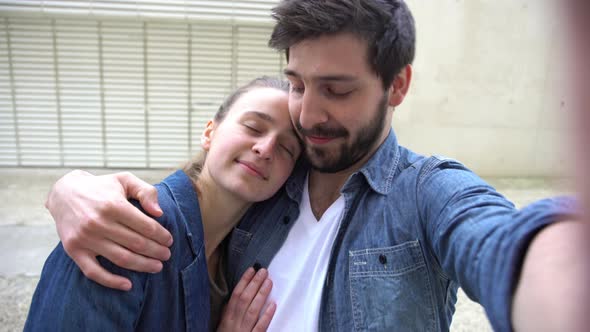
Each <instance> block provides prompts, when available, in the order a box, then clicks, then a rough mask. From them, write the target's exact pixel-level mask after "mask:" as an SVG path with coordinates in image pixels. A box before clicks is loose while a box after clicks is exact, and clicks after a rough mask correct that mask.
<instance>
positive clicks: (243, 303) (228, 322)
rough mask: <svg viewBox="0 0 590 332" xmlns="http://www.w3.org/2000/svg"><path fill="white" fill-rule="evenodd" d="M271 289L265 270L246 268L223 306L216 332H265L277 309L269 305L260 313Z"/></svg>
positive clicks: (272, 304) (274, 305) (273, 304)
mask: <svg viewBox="0 0 590 332" xmlns="http://www.w3.org/2000/svg"><path fill="white" fill-rule="evenodd" d="M271 289H272V281H270V279H269V278H268V271H267V270H266V269H260V270H259V271H258V272H255V271H254V269H253V268H248V270H246V272H245V273H244V275H243V276H242V279H240V281H239V282H238V284H237V285H236V287H235V288H234V292H233V293H232V295H231V298H230V300H229V302H228V303H227V305H226V306H225V310H224V311H223V315H222V316H221V322H220V323H219V327H218V328H217V331H223V332H225V331H256V332H262V331H266V329H267V328H268V326H269V324H270V321H271V319H272V317H273V315H274V314H275V310H276V308H277V306H276V304H275V303H270V304H269V305H268V307H267V308H266V309H265V310H264V312H262V310H263V308H264V304H265V303H266V299H267V298H268V296H269V295H270V291H271ZM261 313H262V315H261Z"/></svg>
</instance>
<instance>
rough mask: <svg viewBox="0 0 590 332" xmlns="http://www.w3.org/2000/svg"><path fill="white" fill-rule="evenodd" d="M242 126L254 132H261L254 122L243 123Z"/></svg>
mask: <svg viewBox="0 0 590 332" xmlns="http://www.w3.org/2000/svg"><path fill="white" fill-rule="evenodd" d="M243 126H244V127H245V128H246V129H247V130H248V131H250V132H253V133H256V134H260V133H262V130H260V129H259V128H258V126H256V125H255V124H251V123H244V124H243Z"/></svg>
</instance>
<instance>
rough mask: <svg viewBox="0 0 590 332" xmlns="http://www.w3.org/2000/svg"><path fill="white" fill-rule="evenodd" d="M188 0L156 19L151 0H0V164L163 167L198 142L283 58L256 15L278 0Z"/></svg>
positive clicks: (278, 67) (176, 161) (193, 149)
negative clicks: (230, 103)
mask: <svg viewBox="0 0 590 332" xmlns="http://www.w3.org/2000/svg"><path fill="white" fill-rule="evenodd" d="M186 3H187V2H186V1H170V2H168V1H166V5H165V6H164V7H166V8H167V9H166V10H162V11H161V12H160V13H161V14H162V17H166V15H170V16H171V17H172V16H173V18H175V20H166V19H163V20H158V19H157V18H158V17H156V15H155V13H156V12H159V9H161V8H160V7H159V6H163V5H157V4H156V2H154V1H122V2H110V1H91V2H83V1H68V2H61V1H18V2H11V3H10V4H7V2H1V1H0V165H2V166H56V167H78V166H80V167H114V168H120V167H147V168H162V167H171V166H177V165H179V163H180V162H182V161H183V160H186V159H188V158H190V156H191V155H193V154H194V153H196V152H197V150H199V145H198V143H197V140H196V139H197V138H198V137H200V134H201V132H202V129H203V127H204V125H205V123H206V121H207V120H209V119H211V118H212V116H213V113H214V112H215V111H216V110H217V108H218V106H219V104H220V103H221V101H222V99H223V97H224V96H225V95H227V94H228V93H229V92H230V91H231V90H232V89H233V88H235V87H236V86H237V85H239V84H242V83H244V82H246V81H248V80H250V79H252V78H254V77H256V76H260V75H279V74H280V71H281V66H282V63H281V61H282V59H281V56H280V55H279V54H278V53H276V52H274V51H272V50H270V49H269V48H268V47H267V46H266V43H267V40H268V37H269V34H270V32H271V25H270V22H269V21H268V20H266V21H265V22H266V23H265V22H262V21H264V20H265V19H263V18H267V17H268V13H269V12H270V11H269V8H270V7H272V5H274V4H275V3H276V1H233V2H230V1H190V6H189V5H187V4H186ZM66 4H67V6H68V7H67V8H66ZM115 5H116V6H123V7H124V5H126V6H129V7H128V8H127V9H125V8H123V10H121V11H118V10H115V8H114V7H116V6H115ZM201 5H202V6H201ZM109 6H110V7H109ZM66 9H67V10H66ZM99 9H100V10H99ZM110 10H112V11H113V12H109V17H107V16H106V15H102V16H101V15H98V14H97V13H102V14H105V13H106V11H110ZM60 11H61V12H60ZM140 11H141V13H139V12H140ZM252 11H254V12H256V13H253V12H252ZM65 12H68V15H69V16H68V17H65V16H64V15H65V14H64V13H65ZM115 12H116V13H117V15H119V16H123V17H124V18H125V19H114V18H113V15H115V14H114V13H115ZM131 12H133V15H131ZM180 12H183V13H184V14H183V16H182V17H179V16H178V15H180V14H178V13H180ZM15 13H18V15H16V14H15ZM23 13H25V14H23ZM27 13H28V14H31V15H27ZM48 13H49V14H48ZM89 13H90V14H92V15H89V16H90V17H91V19H88V18H87V17H85V18H84V19H82V18H80V15H87V14H89ZM138 13H139V14H138ZM205 13H208V14H207V15H209V16H207V15H205ZM41 14H42V15H41ZM50 14H51V15H50ZM74 14H76V15H78V17H75V15H74ZM152 14H153V15H152ZM203 15H204V16H203ZM216 15H217V16H216ZM205 16H206V17H205ZM147 17H149V19H145V18H147ZM246 18H248V19H246ZM201 19H202V20H201ZM216 19H217V21H216ZM255 21H256V22H255ZM261 22H262V23H261Z"/></svg>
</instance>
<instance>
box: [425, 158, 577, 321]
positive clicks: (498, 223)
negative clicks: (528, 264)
mask: <svg viewBox="0 0 590 332" xmlns="http://www.w3.org/2000/svg"><path fill="white" fill-rule="evenodd" d="M416 192H417V198H416V201H417V202H418V203H417V204H418V209H419V211H420V216H421V221H422V222H423V223H425V229H426V232H427V234H426V236H427V237H428V239H429V243H430V246H431V249H432V250H433V252H434V254H435V256H436V257H437V259H438V262H439V263H440V265H441V267H442V270H443V271H444V273H446V274H447V276H448V277H449V278H450V279H452V280H455V281H457V282H458V283H459V285H460V286H461V287H462V288H463V290H464V291H465V293H466V294H467V295H468V296H469V297H470V298H471V299H473V300H475V301H477V302H479V303H480V304H481V305H482V306H483V307H484V309H485V311H486V314H487V315H488V318H489V319H490V322H491V324H492V326H493V328H494V330H497V331H511V330H512V326H511V305H512V293H513V291H514V288H515V286H516V283H517V281H518V277H519V273H520V269H521V265H522V260H523V258H524V254H525V253H526V250H527V248H528V245H529V243H530V242H531V240H532V238H533V237H534V236H535V234H537V233H538V232H539V231H540V230H541V229H542V228H543V227H545V226H547V225H548V224H551V223H553V222H557V221H560V220H564V219H567V218H571V217H573V216H574V214H575V213H574V211H575V207H574V203H575V202H574V200H573V199H571V198H565V197H562V198H553V199H545V200H541V201H538V202H535V203H533V204H531V205H530V206H527V207H525V208H523V209H522V210H517V209H516V208H514V205H513V204H512V203H511V202H510V201H508V200H507V199H506V198H504V197H503V196H502V195H501V194H499V193H498V192H497V191H496V190H495V189H494V188H492V187H491V186H490V185H488V184H486V183H485V182H484V181H483V180H481V179H480V178H479V177H477V176H476V175H475V174H474V173H472V172H470V171H469V170H467V169H466V168H465V167H464V166H463V165H461V164H460V163H458V162H455V161H449V160H447V161H441V160H438V162H437V165H436V166H434V167H430V168H429V169H428V174H426V175H425V176H423V177H422V178H420V179H419V181H418V190H417V191H416Z"/></svg>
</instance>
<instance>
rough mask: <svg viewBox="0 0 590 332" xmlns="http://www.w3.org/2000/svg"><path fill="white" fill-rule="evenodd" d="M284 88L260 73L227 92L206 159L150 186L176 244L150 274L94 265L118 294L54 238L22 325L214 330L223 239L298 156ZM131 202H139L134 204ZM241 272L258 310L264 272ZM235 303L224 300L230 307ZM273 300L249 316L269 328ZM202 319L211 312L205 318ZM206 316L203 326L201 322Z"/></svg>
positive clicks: (208, 135)
mask: <svg viewBox="0 0 590 332" xmlns="http://www.w3.org/2000/svg"><path fill="white" fill-rule="evenodd" d="M287 99H288V84H287V83H286V82H283V81H280V80H278V79H273V78H267V77H263V78H259V79H256V80H254V81H252V82H250V83H249V84H247V85H245V86H244V87H241V88H239V89H238V90H236V91H235V92H234V93H233V94H231V95H230V96H229V97H228V98H227V99H226V100H225V101H224V103H223V104H222V105H221V107H220V108H219V111H218V112H217V114H216V115H215V118H214V120H213V121H210V122H209V123H208V124H207V127H206V129H205V131H204V133H203V135H202V137H201V145H202V148H203V150H204V151H205V155H204V156H202V157H200V158H197V159H196V160H195V161H193V162H191V163H189V164H188V165H187V166H186V167H185V168H184V170H182V171H180V170H179V171H176V172H175V173H173V174H172V175H170V176H169V177H167V178H166V179H165V180H164V181H162V183H160V184H158V185H156V187H157V189H158V199H159V204H160V206H161V208H162V210H163V212H164V214H163V216H162V217H160V218H158V222H159V223H161V224H162V225H163V226H165V227H166V228H167V229H168V230H169V231H170V233H171V234H172V235H173V237H174V239H175V241H174V244H173V246H172V247H171V253H172V255H171V258H170V260H168V261H167V262H166V263H165V264H164V268H163V269H162V272H160V273H157V274H148V273H137V272H130V271H127V270H123V269H120V268H118V267H116V266H115V265H113V264H112V263H110V262H108V261H107V260H105V259H102V258H100V257H99V260H100V263H101V264H102V265H103V266H104V267H105V268H107V269H108V270H110V271H111V272H115V273H117V274H121V275H122V276H125V277H127V278H129V279H130V280H131V281H132V283H133V288H132V289H131V290H130V291H129V292H121V291H118V290H113V289H109V288H106V287H103V286H100V285H98V284H96V283H94V282H93V281H90V280H89V279H87V278H86V277H85V276H84V275H83V274H82V272H81V271H80V270H79V268H78V267H77V266H76V264H75V263H74V262H73V261H72V260H71V259H70V258H69V257H68V256H67V255H66V253H65V252H64V249H63V246H62V245H61V244H59V245H58V246H57V248H56V249H55V250H54V251H53V252H52V253H51V255H50V256H49V258H48V259H47V261H46V263H45V266H44V268H43V272H42V275H41V280H40V281H39V284H38V286H37V290H36V291H35V294H34V296H33V300H32V303H31V308H30V311H29V316H28V318H27V322H26V325H25V331H37V330H51V331H56V330H61V331H70V330H85V331H87V330H93V331H94V330H96V331H98V330H102V331H113V330H117V331H121V330H141V331H143V330H149V331H162V330H169V331H181V330H191V331H195V330H196V331H206V330H209V329H210V328H214V327H216V326H217V322H218V319H219V316H220V312H221V306H222V305H223V302H224V300H225V297H226V295H227V287H226V285H225V281H224V277H223V271H224V268H223V249H224V246H223V240H224V238H225V237H226V236H227V234H228V233H229V232H230V231H231V230H232V228H233V227H234V226H235V225H236V224H237V223H238V221H239V220H240V218H241V217H242V215H243V214H244V213H245V212H246V210H247V209H248V207H249V206H250V205H251V204H252V203H253V202H257V201H262V200H265V199H268V198H270V197H271V196H272V195H273V194H274V193H275V192H276V191H277V190H279V188H280V187H281V186H282V185H283V183H284V182H285V181H286V179H287V177H288V176H289V174H290V173H291V171H292V170H293V167H294V165H295V162H296V161H297V159H298V157H299V154H300V152H301V147H300V142H299V140H298V139H297V136H296V134H295V132H294V131H293V128H292V125H291V121H290V118H289V112H288V108H287ZM136 206H138V207H139V205H138V204H136ZM254 274H255V272H254V270H253V269H249V270H248V271H247V272H246V273H245V275H244V277H243V278H242V281H241V282H240V283H239V284H238V285H237V286H236V290H235V291H234V294H236V292H238V293H239V292H243V291H245V289H246V287H249V288H248V290H249V292H250V293H257V294H258V291H257V289H256V288H255V289H254V290H255V292H252V286H248V285H249V283H250V281H252V282H254V281H256V282H257V283H258V285H259V287H260V288H259V289H260V292H259V294H260V295H256V294H252V295H251V298H252V303H255V306H254V307H255V308H256V309H257V312H260V311H262V306H263V304H264V301H265V299H266V296H268V294H269V293H270V288H271V287H272V285H271V283H270V280H265V279H266V276H267V274H265V271H262V270H261V271H259V272H258V273H257V274H256V275H255V276H254ZM232 301H234V299H232V300H230V305H231V304H232ZM274 309H275V306H274V304H271V305H269V306H268V307H267V308H265V309H264V312H262V313H261V316H260V320H258V315H255V316H251V317H249V320H250V321H249V322H248V323H249V325H250V326H252V327H253V326H254V324H256V320H258V326H257V327H260V328H262V329H264V328H265V325H268V322H270V318H271V317H272V314H273V312H274ZM210 316H211V317H210ZM210 318H211V322H209V320H210Z"/></svg>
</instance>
